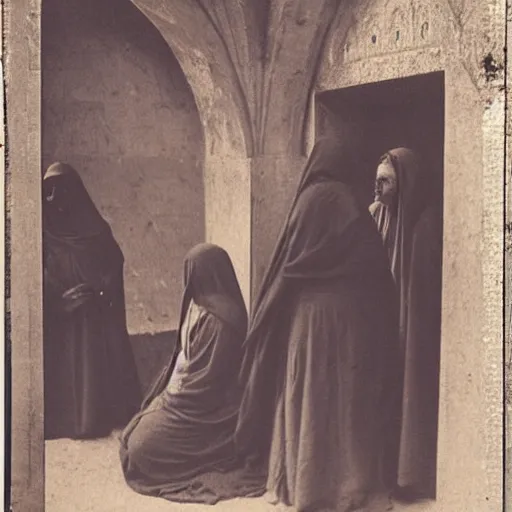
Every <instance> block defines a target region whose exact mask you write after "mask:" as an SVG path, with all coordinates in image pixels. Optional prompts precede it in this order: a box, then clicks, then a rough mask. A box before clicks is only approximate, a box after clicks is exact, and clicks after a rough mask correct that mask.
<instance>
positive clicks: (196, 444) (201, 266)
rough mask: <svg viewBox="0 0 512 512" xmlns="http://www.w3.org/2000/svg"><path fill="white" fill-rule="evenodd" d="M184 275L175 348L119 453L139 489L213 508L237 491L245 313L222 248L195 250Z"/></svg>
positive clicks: (127, 476) (130, 482) (209, 246)
mask: <svg viewBox="0 0 512 512" xmlns="http://www.w3.org/2000/svg"><path fill="white" fill-rule="evenodd" d="M184 274H185V275H184V280H185V292H184V297H183V302H182V307H181V315H180V325H179V336H178V343H177V346H176V349H175V351H174V354H173V356H172V357H171V359H170V361H169V363H168V365H167V366H166V367H165V368H164V370H163V372H162V373H161V375H160V376H159V377H158V378H157V380H156V382H155V383H154V385H153V387H152V389H151V391H150V392H149V394H148V395H147V397H146V398H145V400H144V403H143V406H142V410H141V412H140V413H139V414H137V415H136V416H135V417H134V418H133V420H132V421H131V422H130V424H129V425H128V426H127V428H126V429H125V431H124V432H123V434H122V436H121V448H120V456H121V462H122V468H123V472H124V476H125V479H126V482H127V483H128V485H129V486H130V487H131V488H132V489H133V490H135V491H136V492H138V493H141V494H146V495H151V496H156V497H161V498H165V499H167V500H169V501H177V502H196V503H208V504H214V503H216V502H217V501H219V500H220V499H226V498H230V497H234V496H236V495H237V494H238V486H237V481H238V479H239V473H240V472H239V471H237V459H236V452H235V445H234V441H233V435H234V431H235V427H236V422H237V417H238V407H239V404H240V392H239V387H238V374H239V369H240V362H241V357H242V343H243V340H244V339H245V336H246V333H247V312H246V308H245V304H244V301H243V298H242V294H241V291H240V287H239V284H238V281H237V278H236V275H235V271H234V269H233V265H232V263H231V259H230V258H229V255H228V254H227V252H226V251H224V249H222V248H220V247H218V246H216V245H213V244H200V245H198V246H196V247H195V248H194V249H192V250H191V251H190V252H189V253H188V254H187V256H186V258H185V264H184Z"/></svg>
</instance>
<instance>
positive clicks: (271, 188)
mask: <svg viewBox="0 0 512 512" xmlns="http://www.w3.org/2000/svg"><path fill="white" fill-rule="evenodd" d="M305 161H306V157H305V156H302V155H297V154H295V155H294V154H289V153H278V154H263V155H258V156H256V157H254V158H253V159H252V165H251V167H252V170H251V293H252V297H253V298H254V296H255V294H257V292H258V289H259V286H260V284H261V281H262V279H263V276H264V274H265V272H266V270H267V266H268V263H269V259H270V257H271V255H272V252H273V250H274V246H275V244H276V241H277V237H278V235H279V233H280V231H281V228H282V225H283V222H284V219H285V216H286V214H287V213H288V210H289V208H290V204H291V201H292V199H293V195H294V194H295V191H296V187H297V184H298V180H299V178H300V175H301V173H302V169H303V166H304V163H305Z"/></svg>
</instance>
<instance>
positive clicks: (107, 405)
mask: <svg viewBox="0 0 512 512" xmlns="http://www.w3.org/2000/svg"><path fill="white" fill-rule="evenodd" d="M43 191H44V195H45V197H44V202H43V204H44V207H43V230H44V231H43V258H44V308H43V310H44V386H45V400H44V402H45V438H46V439H52V438H62V437H70V438H94V437H101V436H106V435H109V433H110V432H111V430H112V429H114V428H122V427H123V426H125V425H126V423H127V422H128V421H129V419H130V418H131V417H132V415H133V414H134V413H135V412H136V411H137V409H138V408H139V407H140V400H141V395H140V387H139V381H138V376H137V369H136V366H135V361H134V358H133V354H132V350H131V345H130V342H129V337H128V332H127V329H126V313H125V299H124V285H123V264H124V258H123V254H122V252H121V249H120V248H119V246H118V244H117V242H116V241H115V239H114V237H113V235H112V231H111V229H110V226H109V225H108V224H107V222H106V221H105V220H104V219H103V218H102V217H101V215H100V214H99V212H98V210H97V209H96V207H95V205H94V203H93V201H92V200H91V198H90V197H89V195H88V193H87V191H86V189H85V187H84V185H83V183H82V181H81V179H80V177H79V175H78V173H77V172H76V171H75V170H74V169H73V168H72V167H70V166H69V165H67V164H61V163H57V164H53V165H52V166H50V168H49V169H48V171H47V172H46V174H45V177H44V180H43Z"/></svg>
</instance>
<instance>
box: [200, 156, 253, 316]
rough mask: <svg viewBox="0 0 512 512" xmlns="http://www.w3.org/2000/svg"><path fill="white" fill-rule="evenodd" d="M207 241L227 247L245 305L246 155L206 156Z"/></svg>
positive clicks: (248, 240) (248, 199)
mask: <svg viewBox="0 0 512 512" xmlns="http://www.w3.org/2000/svg"><path fill="white" fill-rule="evenodd" d="M204 190H205V226H206V240H207V241H208V242H211V243H216V244H218V245H220V246H221V247H223V248H224V249H226V251H228V253H229V255H230V256H231V259H232V261H233V266H234V267H235V272H236V274H237V277H238V281H239V283H240V287H241V289H242V294H243V296H244V300H245V304H246V306H247V308H249V304H250V282H251V271H250V257H251V254H250V252H251V233H250V229H251V207H250V205H251V168H250V160H249V159H248V158H247V157H246V156H245V154H242V153H239V154H236V153H235V152H231V153H229V154H222V155H207V156H206V158H205V168H204Z"/></svg>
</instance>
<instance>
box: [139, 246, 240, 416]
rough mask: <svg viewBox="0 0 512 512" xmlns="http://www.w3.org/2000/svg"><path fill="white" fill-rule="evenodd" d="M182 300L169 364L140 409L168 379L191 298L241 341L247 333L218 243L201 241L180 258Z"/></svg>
mask: <svg viewBox="0 0 512 512" xmlns="http://www.w3.org/2000/svg"><path fill="white" fill-rule="evenodd" d="M183 267H184V285H185V290H184V292H183V300H182V303H181V312H180V323H179V326H178V338H177V341H176V347H175V349H174V352H173V355H172V357H171V359H170V361H169V364H168V365H167V366H166V367H165V368H164V370H163V371H162V373H161V374H160V376H159V377H158V378H157V380H156V382H155V383H154V384H153V386H152V388H151V390H150V391H149V393H148V394H147V396H146V398H145V400H144V402H143V403H142V410H144V409H146V408H147V407H148V405H149V404H150V403H151V401H152V400H153V399H154V398H155V397H156V396H157V395H159V394H160V393H161V392H162V391H163V389H164V388H165V386H166V385H167V382H168V381H169V379H170V377H171V375H172V372H173V371H174V367H175V365H176V360H177V358H178V355H179V353H180V351H181V349H182V340H181V328H182V325H183V322H184V321H185V318H186V315H187V311H188V309H189V306H190V303H191V301H194V303H195V304H197V305H198V306H201V307H202V308H204V309H205V310H206V311H207V312H208V313H210V314H212V315H213V316H215V317H217V318H218V319H219V320H221V321H222V322H225V323H226V324H229V325H230V326H231V327H232V328H233V329H234V330H235V331H236V332H237V333H238V334H239V335H240V339H241V340H243V339H244V337H245V335H246V332H247V310H246V308H245V303H244V300H243V297H242V292H241V290H240V285H239V284H238V280H237V278H236V273H235V269H234V268H233V264H232V262H231V258H230V257H229V254H228V253H227V252H226V251H225V250H224V249H223V248H221V247H219V246H218V245H214V244H210V243H202V244H198V245H196V246H195V247H194V248H193V249H191V250H190V251H189V252H188V253H187V255H186V256H185V260H184V265H183Z"/></svg>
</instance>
